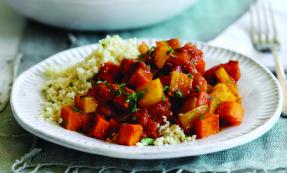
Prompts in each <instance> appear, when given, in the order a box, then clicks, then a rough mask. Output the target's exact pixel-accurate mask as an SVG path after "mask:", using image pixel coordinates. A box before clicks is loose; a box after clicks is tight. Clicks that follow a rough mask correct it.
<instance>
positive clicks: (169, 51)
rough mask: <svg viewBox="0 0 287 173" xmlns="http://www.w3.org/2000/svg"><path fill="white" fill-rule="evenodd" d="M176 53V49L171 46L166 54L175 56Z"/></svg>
mask: <svg viewBox="0 0 287 173" xmlns="http://www.w3.org/2000/svg"><path fill="white" fill-rule="evenodd" d="M173 53H174V49H173V48H172V47H170V46H168V50H167V52H166V55H170V54H173Z"/></svg>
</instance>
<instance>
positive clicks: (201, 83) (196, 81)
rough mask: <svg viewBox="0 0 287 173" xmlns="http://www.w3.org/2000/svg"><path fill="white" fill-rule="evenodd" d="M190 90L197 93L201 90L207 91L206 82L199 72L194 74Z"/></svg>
mask: <svg viewBox="0 0 287 173" xmlns="http://www.w3.org/2000/svg"><path fill="white" fill-rule="evenodd" d="M192 91H193V92H196V93H199V92H201V91H203V92H207V82H206V80H205V79H204V77H203V76H201V75H200V74H196V75H194V78H193V83H192Z"/></svg>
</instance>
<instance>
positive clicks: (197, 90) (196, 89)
mask: <svg viewBox="0 0 287 173" xmlns="http://www.w3.org/2000/svg"><path fill="white" fill-rule="evenodd" d="M194 91H195V92H197V93H199V92H200V86H198V85H196V86H195V88H194Z"/></svg>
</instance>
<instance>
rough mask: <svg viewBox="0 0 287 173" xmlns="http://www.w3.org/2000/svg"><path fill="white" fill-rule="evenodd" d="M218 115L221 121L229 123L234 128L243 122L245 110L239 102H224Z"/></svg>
mask: <svg viewBox="0 0 287 173" xmlns="http://www.w3.org/2000/svg"><path fill="white" fill-rule="evenodd" d="M218 114H219V118H220V120H222V121H223V122H225V123H227V125H230V126H234V125H239V124H240V123H241V122H242V119H243V115H244V109H243V107H242V105H241V104H239V103H237V102H222V103H221V104H220V106H219V107H218Z"/></svg>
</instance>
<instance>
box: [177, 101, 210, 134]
mask: <svg viewBox="0 0 287 173" xmlns="http://www.w3.org/2000/svg"><path fill="white" fill-rule="evenodd" d="M207 111H208V105H202V106H199V107H197V108H194V109H192V110H191V111H189V112H186V113H184V114H179V121H180V125H181V126H182V128H183V129H184V131H185V132H190V131H191V130H192V129H193V128H194V123H195V121H196V118H197V117H198V116H200V115H202V114H205V113H206V112H207Z"/></svg>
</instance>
